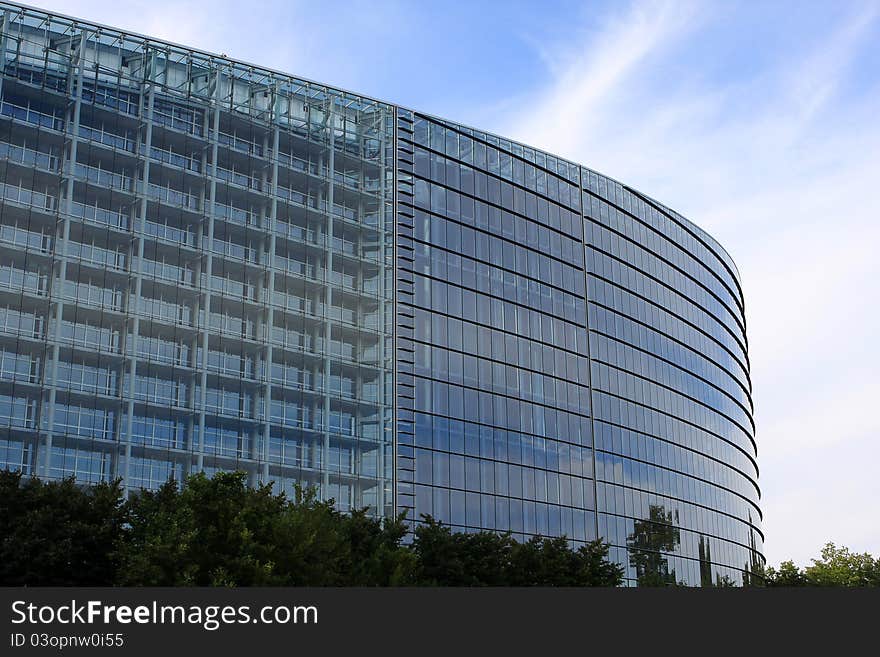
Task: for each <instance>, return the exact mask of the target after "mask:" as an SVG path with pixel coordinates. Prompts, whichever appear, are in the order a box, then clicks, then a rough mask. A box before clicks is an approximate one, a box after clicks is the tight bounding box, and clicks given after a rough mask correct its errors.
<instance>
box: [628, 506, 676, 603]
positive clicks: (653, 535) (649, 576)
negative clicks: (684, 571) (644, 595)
mask: <svg viewBox="0 0 880 657" xmlns="http://www.w3.org/2000/svg"><path fill="white" fill-rule="evenodd" d="M680 542H681V539H680V532H679V529H678V527H676V526H675V523H674V522H673V515H672V512H671V511H669V512H667V511H666V509H665V508H664V507H663V506H660V505H656V504H652V505H651V507H650V508H649V510H648V518H647V519H645V520H636V521H635V522H634V523H633V531H632V533H631V534H630V535H629V537H628V538H627V547H628V548H629V562H630V565H631V566H632V567H633V568H635V570H636V578H637V579H638V582H639V586H675V585H676V584H677V580H676V577H675V569H673V570H672V571H671V572H670V570H669V562H668V561H667V559H666V556H665V555H664V554H663V553H664V552H672V551H673V550H675V549H676V547H678V545H679V543H680Z"/></svg>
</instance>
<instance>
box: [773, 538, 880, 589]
mask: <svg viewBox="0 0 880 657" xmlns="http://www.w3.org/2000/svg"><path fill="white" fill-rule="evenodd" d="M812 562H813V563H812V565H810V566H807V567H806V568H803V569H801V568H798V567H797V566H796V565H795V564H794V563H793V562H791V561H783V562H782V563H781V564H779V569H778V570H776V569H774V568H768V569H767V574H766V581H767V586H845V587H868V586H872V587H873V586H880V559H875V558H874V557H872V556H871V555H870V554H868V553H867V552H865V553H862V554H857V553H855V552H850V550H849V548H846V547H837V546H836V545H835V544H834V543H826V544H825V547H823V548H822V556H821V558H819V559H812Z"/></svg>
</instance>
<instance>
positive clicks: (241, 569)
mask: <svg viewBox="0 0 880 657" xmlns="http://www.w3.org/2000/svg"><path fill="white" fill-rule="evenodd" d="M407 531H408V527H407V525H406V524H405V522H404V516H402V515H401V516H399V517H397V518H393V519H379V518H374V517H372V516H370V514H369V512H368V510H367V509H356V510H354V511H352V512H351V513H348V514H344V513H341V512H340V511H338V510H337V509H336V508H335V505H334V502H333V500H318V499H317V496H316V495H315V491H314V490H312V489H307V490H303V489H296V493H295V495H294V499H292V500H291V499H288V498H287V496H286V495H284V493H278V494H276V493H274V492H273V491H272V485H271V484H265V485H260V486H257V487H250V486H248V485H247V476H246V474H245V473H243V472H221V473H217V474H215V475H214V476H213V477H207V476H206V475H204V474H201V473H200V474H196V475H191V476H189V477H187V478H186V479H185V480H184V481H182V482H177V481H173V480H170V481H168V482H166V483H165V484H164V485H162V486H161V487H160V488H159V489H158V490H156V491H141V492H139V493H134V494H132V495H131V496H130V498H129V500H128V501H123V496H122V489H121V487H120V484H119V482H118V481H115V482H112V483H110V484H97V485H93V486H79V485H76V484H75V483H74V481H73V479H68V480H64V481H62V482H57V483H42V482H40V481H39V480H37V479H27V480H24V479H23V478H22V476H21V475H20V474H19V473H12V472H3V473H0V532H2V533H0V578H2V579H0V583H3V584H6V585H81V586H84V585H104V586H109V585H123V586H275V585H284V586H398V585H412V584H420V585H442V586H504V585H515V586H617V585H619V584H620V583H621V582H622V580H623V569H622V568H621V567H620V566H619V565H617V564H615V563H611V562H609V561H608V550H609V546H608V544H607V543H603V542H602V541H599V540H597V541H593V542H591V543H588V544H586V545H583V546H581V547H579V548H577V549H576V550H575V549H573V548H572V547H571V546H570V544H569V541H568V539H566V538H564V537H561V538H553V539H551V538H542V537H537V536H536V537H533V538H532V539H530V540H529V541H526V542H524V543H518V542H517V541H515V540H514V539H513V538H512V537H511V536H510V534H509V533H505V534H500V533H496V532H476V533H457V532H452V531H451V530H450V528H449V527H447V526H444V525H443V524H442V523H439V522H437V521H435V520H433V519H432V518H430V517H426V518H424V522H423V523H421V524H419V526H418V527H417V528H416V529H415V531H414V535H413V539H412V542H411V545H405V544H404V541H405V538H406V534H407Z"/></svg>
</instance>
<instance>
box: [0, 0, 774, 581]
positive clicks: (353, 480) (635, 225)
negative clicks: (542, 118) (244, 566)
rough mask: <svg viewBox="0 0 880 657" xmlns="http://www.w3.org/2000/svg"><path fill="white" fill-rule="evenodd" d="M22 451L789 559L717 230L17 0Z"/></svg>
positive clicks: (609, 184) (1, 221) (641, 573)
mask: <svg viewBox="0 0 880 657" xmlns="http://www.w3.org/2000/svg"><path fill="white" fill-rule="evenodd" d="M0 12H2V29H0V68H2V83H0V84H2V86H0V98H2V104H0V183H2V185H0V190H2V192H0V466H2V467H9V468H16V469H21V470H23V471H24V472H25V473H27V474H33V475H37V476H40V477H44V478H59V477H65V476H70V475H75V476H76V478H77V479H78V480H79V481H82V482H96V481H99V480H106V479H112V478H115V477H122V478H123V481H124V484H125V486H126V487H127V488H128V489H139V488H142V487H146V488H155V487H157V486H158V485H160V484H161V483H162V482H164V481H165V480H166V479H167V478H168V477H170V476H173V477H175V478H180V477H182V476H184V475H186V474H188V473H192V472H197V471H207V472H209V473H210V472H213V471H216V470H231V469H240V470H244V471H246V472H248V473H249V476H250V477H251V480H252V481H253V482H254V483H256V482H258V481H274V482H276V484H277V485H278V486H279V487H280V488H282V489H284V490H288V491H289V490H291V488H292V487H293V486H294V485H295V484H303V485H308V486H314V487H316V488H317V489H318V491H319V494H320V495H321V496H323V497H324V498H333V499H335V500H336V502H337V504H338V505H339V507H340V508H342V509H344V510H347V509H351V508H353V507H362V506H369V507H370V508H371V509H372V510H373V512H375V513H376V514H378V515H385V516H390V515H393V514H396V513H398V512H401V511H404V510H408V512H409V517H410V518H411V519H412V520H413V522H418V519H419V518H420V517H421V514H431V515H433V516H434V517H436V518H439V519H441V520H443V521H444V522H446V523H449V524H451V525H453V526H454V527H455V528H456V529H460V530H463V531H473V530H479V529H490V530H498V531H508V530H509V531H511V532H513V534H514V535H515V536H516V537H517V538H521V539H522V538H526V537H528V536H530V535H533V534H542V535H548V536H558V535H563V534H564V535H566V536H568V537H569V538H571V539H572V540H573V541H575V542H577V543H583V542H585V541H589V540H591V539H594V538H596V537H603V538H604V539H606V540H608V541H609V542H610V543H611V544H612V546H613V548H612V556H613V558H614V559H616V560H617V561H619V562H620V563H621V564H623V565H624V566H626V569H627V578H628V582H629V583H643V584H647V583H670V582H685V583H688V584H692V585H700V584H701V583H702V584H707V583H710V582H716V581H718V580H719V578H725V577H727V578H729V579H730V580H732V581H734V582H742V581H743V580H744V578H745V579H748V578H749V577H750V573H751V572H753V571H754V570H755V568H757V567H759V566H760V565H761V564H763V557H762V554H761V552H762V540H763V539H762V533H761V527H760V522H761V520H760V519H761V512H760V508H759V497H760V494H759V489H758V485H757V479H758V469H757V465H756V448H755V441H754V424H753V421H752V401H751V396H750V391H751V384H750V380H749V361H748V355H747V342H746V336H745V320H744V315H743V297H742V292H741V289H740V283H739V279H738V275H737V272H736V267H735V266H734V264H733V262H732V261H731V259H730V257H729V256H728V255H727V254H726V253H725V251H724V249H723V248H721V246H719V245H718V244H717V243H716V242H715V240H714V239H712V238H711V237H710V236H709V235H707V234H706V233H705V232H703V231H702V230H701V229H700V228H698V227H697V226H695V225H694V224H692V223H691V222H689V221H688V220H686V219H685V218H683V217H682V216H680V215H679V214H677V213H676V212H674V211H672V210H670V209H669V208H667V207H665V206H663V205H661V204H660V203H658V202H656V201H654V200H653V199H651V198H649V197H647V196H645V195H644V194H641V193H639V192H637V191H635V190H633V189H631V188H629V187H627V186H625V185H623V184H621V183H618V182H616V181H614V180H612V179H610V178H607V177H605V176H602V175H600V174H598V173H596V172H595V171H592V170H590V169H588V168H586V167H583V166H580V165H578V164H575V163H572V162H568V161H566V160H563V159H561V158H558V157H555V156H553V155H550V154H548V153H544V152H541V151H539V150H536V149H534V148H530V147H527V146H524V145H522V144H518V143H515V142H512V141H510V140H507V139H503V138H499V137H497V136H495V135H491V134H487V133H485V132H481V131H478V130H474V129H472V128H468V127H465V126H461V125H458V124H455V123H452V122H449V121H446V120H441V119H438V118H435V117H432V116H429V115H425V114H422V113H419V112H415V111H412V110H409V109H406V108H404V107H399V106H396V105H393V104H390V103H384V102H380V101H377V100H374V99H371V98H367V97H364V96H360V95H357V94H353V93H350V92H347V91H342V90H339V89H334V88H331V87H328V86H326V85H321V84H316V83H314V82H309V81H306V80H302V79H300V78H297V77H294V76H292V75H288V74H285V73H281V72H278V71H274V70H270V69H266V68H261V67H258V66H253V65H250V64H245V63H241V62H237V61H234V60H231V59H228V58H226V57H221V56H217V55H212V54H208V53H204V52H200V51H198V50H194V49H191V48H185V47H181V46H177V45H173V44H170V43H165V42H162V41H159V40H155V39H150V38H147V37H142V36H138V35H133V34H128V33H124V32H121V31H119V30H115V29H112V28H108V27H104V26H99V25H97V24H94V23H90V22H87V21H81V20H78V19H71V18H66V17H62V16H55V15H50V14H47V13H45V12H42V11H39V10H36V9H31V8H25V7H22V6H19V5H13V4H9V3H0Z"/></svg>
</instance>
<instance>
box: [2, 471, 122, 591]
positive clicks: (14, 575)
mask: <svg viewBox="0 0 880 657" xmlns="http://www.w3.org/2000/svg"><path fill="white" fill-rule="evenodd" d="M125 522H126V509H125V507H124V506H123V504H122V489H121V487H120V485H119V481H114V482H112V483H101V484H97V485H94V486H89V487H81V486H78V485H76V484H75V483H74V481H73V479H72V478H71V479H65V480H63V481H60V482H51V483H45V484H44V483H42V482H40V481H38V480H36V479H24V480H22V477H21V474H20V473H18V472H9V471H0V584H2V585H5V586H21V585H29V586H49V585H51V586H86V585H89V586H108V585H111V584H113V581H114V576H115V573H116V570H117V562H118V558H119V554H118V547H119V544H118V539H119V537H120V535H121V533H122V528H123V526H124V524H125Z"/></svg>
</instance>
